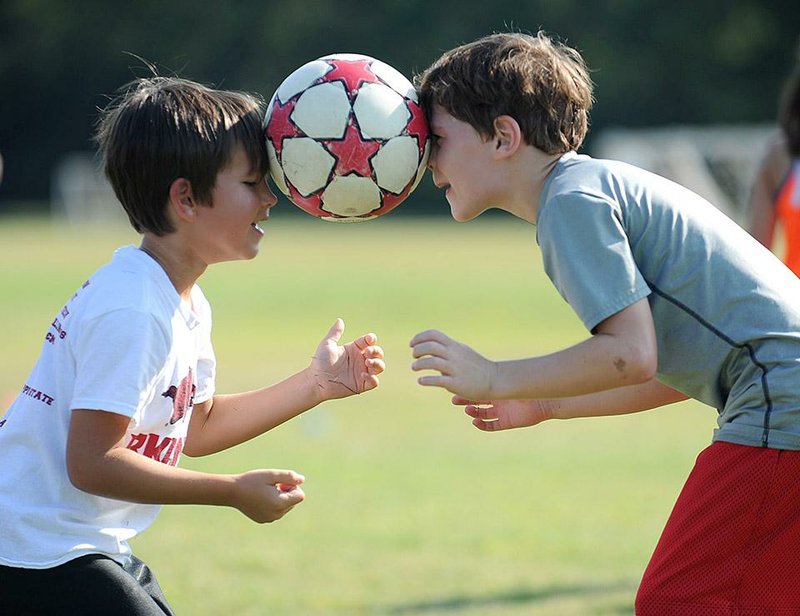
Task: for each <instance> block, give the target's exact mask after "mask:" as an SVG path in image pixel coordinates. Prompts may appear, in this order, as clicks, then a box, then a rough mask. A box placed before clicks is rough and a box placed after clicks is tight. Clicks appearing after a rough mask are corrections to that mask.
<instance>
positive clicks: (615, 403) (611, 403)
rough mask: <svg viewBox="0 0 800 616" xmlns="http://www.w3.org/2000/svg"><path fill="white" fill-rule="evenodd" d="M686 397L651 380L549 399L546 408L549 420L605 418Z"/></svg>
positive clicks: (646, 408)
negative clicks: (580, 394)
mask: <svg viewBox="0 0 800 616" xmlns="http://www.w3.org/2000/svg"><path fill="white" fill-rule="evenodd" d="M687 399H688V396H686V395H685V394H682V393H681V392H679V391H676V390H674V389H672V388H671V387H668V386H667V385H664V384H663V383H661V382H659V381H657V380H656V379H651V380H650V381H648V382H646V383H641V384H639V385H630V386H628V387H619V388H617V389H610V390H607V391H601V392H596V393H592V394H586V395H583V396H573V397H569V398H561V399H556V400H549V401H548V411H549V414H550V418H551V419H574V418H578V417H605V416H610V415H625V414H628V413H638V412H640V411H647V410H649V409H654V408H657V407H660V406H664V405H667V404H672V403H674V402H680V401H682V400H687Z"/></svg>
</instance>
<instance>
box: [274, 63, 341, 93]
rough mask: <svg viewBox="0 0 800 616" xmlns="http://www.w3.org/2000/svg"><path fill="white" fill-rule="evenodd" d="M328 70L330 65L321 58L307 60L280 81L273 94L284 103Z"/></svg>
mask: <svg viewBox="0 0 800 616" xmlns="http://www.w3.org/2000/svg"><path fill="white" fill-rule="evenodd" d="M330 70H331V67H330V65H329V64H328V63H327V62H323V61H322V60H314V61H313V62H308V63H306V64H304V65H303V66H302V68H301V69H300V70H296V71H295V72H293V73H292V74H291V75H289V76H288V77H287V78H286V79H285V80H284V81H283V83H281V85H280V86H279V87H278V90H277V91H276V92H275V96H277V97H278V100H279V101H280V102H281V103H285V102H286V101H288V100H289V99H290V98H292V97H293V96H294V95H295V94H298V93H300V92H302V91H303V90H305V89H306V88H308V86H310V85H311V84H312V83H314V82H315V81H316V80H317V79H319V78H320V77H322V76H323V75H325V73H327V72H328V71H330Z"/></svg>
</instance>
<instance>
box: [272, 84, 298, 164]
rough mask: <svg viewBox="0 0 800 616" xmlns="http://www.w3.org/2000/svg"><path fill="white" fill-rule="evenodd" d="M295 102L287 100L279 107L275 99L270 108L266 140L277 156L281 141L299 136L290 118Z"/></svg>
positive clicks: (281, 145)
mask: <svg viewBox="0 0 800 616" xmlns="http://www.w3.org/2000/svg"><path fill="white" fill-rule="evenodd" d="M295 102H296V101H295V100H289V101H287V102H286V104H285V105H281V103H280V101H279V100H278V99H277V97H276V98H275V103H274V105H273V106H272V114H271V115H270V118H269V122H268V123H267V138H268V139H269V140H270V141H271V142H272V145H273V146H274V147H275V151H276V152H278V153H279V154H280V152H281V150H282V149H283V140H284V139H286V137H296V136H297V135H299V134H300V131H299V130H297V127H296V126H295V125H294V122H292V119H291V117H290V116H291V115H292V111H294V105H295Z"/></svg>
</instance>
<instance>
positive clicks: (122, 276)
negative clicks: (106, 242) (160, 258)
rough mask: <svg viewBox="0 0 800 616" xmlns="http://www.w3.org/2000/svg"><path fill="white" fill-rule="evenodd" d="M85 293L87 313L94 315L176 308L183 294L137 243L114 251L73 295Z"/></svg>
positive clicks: (83, 294) (90, 315)
mask: <svg viewBox="0 0 800 616" xmlns="http://www.w3.org/2000/svg"><path fill="white" fill-rule="evenodd" d="M81 296H84V298H85V301H83V302H81V304H83V306H82V308H83V311H84V316H85V317H87V318H91V317H94V316H100V315H102V314H104V313H108V312H114V311H118V310H131V311H136V312H139V311H142V312H154V313H156V312H159V311H160V310H159V309H160V308H162V309H167V310H174V309H175V307H176V306H177V305H178V304H179V303H180V297H179V296H178V294H177V292H176V291H175V289H174V287H173V286H172V283H171V282H170V280H169V278H168V277H167V275H166V273H165V272H164V270H163V269H162V268H161V266H160V265H158V263H156V262H155V261H154V260H153V259H152V258H151V257H150V256H149V255H147V254H146V253H144V252H142V251H141V250H139V249H138V248H136V247H134V246H125V247H123V248H119V249H117V250H116V251H115V252H114V255H113V257H112V258H111V260H110V261H109V262H108V263H106V264H104V265H103V266H101V267H100V268H99V269H98V270H97V271H95V273H94V274H92V276H90V277H89V279H88V280H87V281H86V282H85V283H84V284H83V285H82V286H81V288H80V289H79V290H78V292H76V294H75V296H74V297H73V299H74V300H78V299H80V298H81Z"/></svg>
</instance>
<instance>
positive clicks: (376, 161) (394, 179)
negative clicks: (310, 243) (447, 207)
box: [265, 54, 430, 222]
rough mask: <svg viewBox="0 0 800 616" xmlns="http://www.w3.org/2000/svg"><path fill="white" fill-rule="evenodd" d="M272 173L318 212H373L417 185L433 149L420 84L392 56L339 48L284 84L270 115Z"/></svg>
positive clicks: (355, 216)
mask: <svg viewBox="0 0 800 616" xmlns="http://www.w3.org/2000/svg"><path fill="white" fill-rule="evenodd" d="M265 126H266V129H265V132H266V139H267V150H268V151H269V168H270V175H271V176H272V179H273V180H274V181H275V184H276V185H277V186H278V188H279V189H280V190H281V192H283V193H284V194H285V195H286V196H287V197H288V198H289V200H290V201H291V202H292V203H294V204H295V205H297V206H298V207H300V208H301V209H303V210H304V211H306V212H308V213H309V214H311V215H312V216H316V217H318V218H322V219H323V220H331V221H337V222H360V221H364V220H370V219H373V218H376V217H378V216H381V215H383V214H386V213H387V212H389V211H391V210H393V209H394V208H395V207H397V206H398V205H399V204H400V203H401V202H402V201H404V200H405V199H406V197H408V195H409V194H411V192H412V191H413V190H414V188H416V186H417V184H419V181H420V180H421V179H422V176H423V175H424V174H425V168H426V164H427V161H428V153H429V151H430V136H429V135H430V133H429V129H428V123H427V120H426V119H425V116H424V114H423V111H422V108H421V106H420V105H419V101H418V99H417V93H416V91H415V90H414V86H412V85H411V83H410V82H409V81H408V79H406V78H405V77H404V76H403V75H402V74H401V73H399V72H398V71H397V70H395V69H394V68H392V67H391V66H389V65H388V64H386V63H384V62H381V61H380V60H376V59H375V58H371V57H369V56H364V55H359V54H335V55H330V56H325V57H322V58H319V59H318V60H314V61H312V62H308V63H307V64H304V65H303V66H301V67H300V68H298V69H297V70H296V71H294V72H293V73H292V74H291V75H289V76H288V77H287V78H286V79H285V80H284V81H283V83H281V85H280V86H279V87H278V89H277V90H276V92H275V94H274V95H273V97H272V100H271V101H270V103H269V106H268V107H267V114H266V118H265Z"/></svg>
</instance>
